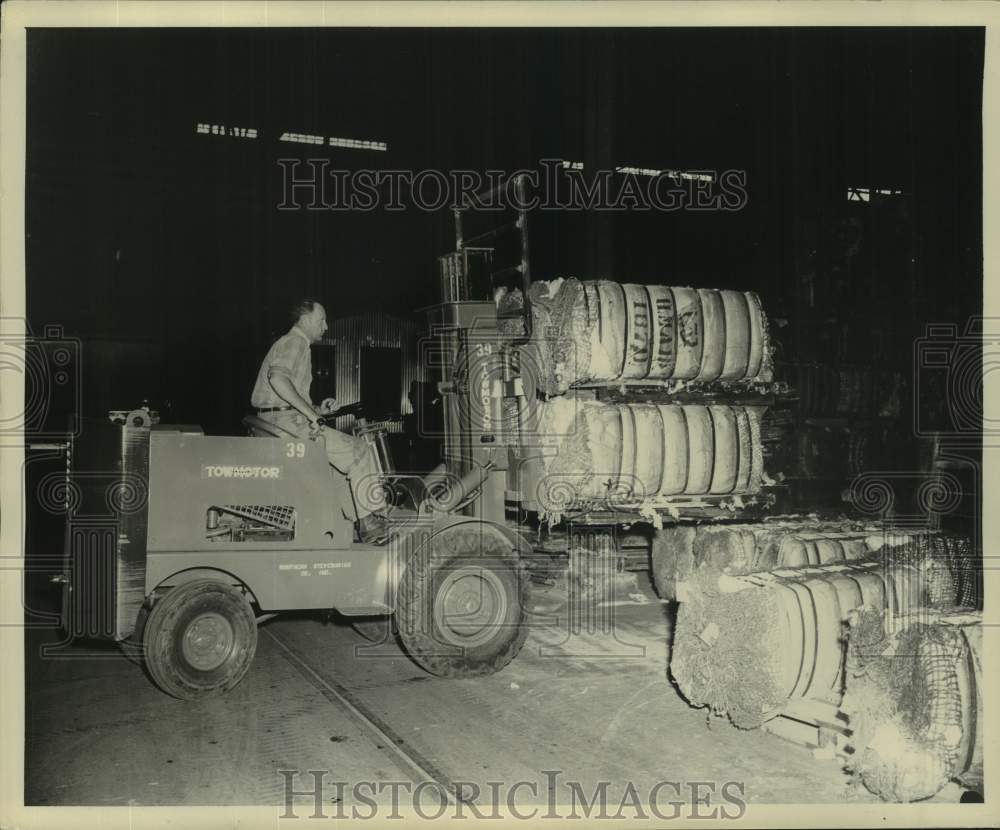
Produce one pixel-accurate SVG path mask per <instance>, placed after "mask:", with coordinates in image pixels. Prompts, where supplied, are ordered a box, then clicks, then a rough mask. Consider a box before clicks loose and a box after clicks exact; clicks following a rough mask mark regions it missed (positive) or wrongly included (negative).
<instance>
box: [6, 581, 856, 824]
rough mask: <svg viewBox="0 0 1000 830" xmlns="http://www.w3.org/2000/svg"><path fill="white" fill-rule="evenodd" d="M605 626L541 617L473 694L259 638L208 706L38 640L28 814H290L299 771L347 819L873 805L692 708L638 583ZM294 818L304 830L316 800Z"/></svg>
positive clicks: (302, 634) (40, 634)
mask: <svg viewBox="0 0 1000 830" xmlns="http://www.w3.org/2000/svg"><path fill="white" fill-rule="evenodd" d="M558 592H559V589H558V588H556V589H552V590H551V591H549V592H548V593H547V594H539V595H538V597H537V600H538V602H539V608H540V609H542V608H545V609H548V610H552V609H553V608H558V607H559V606H560V604H561V598H560V596H559V593H558ZM595 613H597V614H598V615H603V620H601V619H599V620H597V622H598V623H599V624H598V625H597V630H594V631H591V632H588V631H586V625H584V626H583V628H584V630H583V631H582V632H581V633H579V634H575V635H573V636H569V630H568V625H567V623H566V621H565V620H564V619H563V620H560V621H559V622H558V623H553V621H552V619H549V621H548V622H546V621H545V619H544V618H543V617H541V616H539V617H538V618H536V619H535V621H534V622H535V623H536V625H535V626H534V627H533V629H532V633H531V635H530V636H529V639H528V642H527V644H526V646H525V648H524V650H523V651H522V652H521V654H520V655H519V657H518V658H517V659H516V660H515V661H514V662H513V663H512V664H511V665H509V666H508V667H507V668H506V669H504V670H503V671H502V672H500V673H498V674H495V675H493V676H490V677H485V678H479V679H474V680H446V679H440V678H435V677H432V676H430V675H427V674H426V673H424V672H423V671H422V670H421V669H420V668H418V667H417V666H416V665H414V664H413V663H412V662H411V661H410V660H409V659H407V657H406V656H405V655H404V654H403V653H402V652H401V651H400V650H399V648H398V647H397V646H396V645H395V643H393V642H388V643H385V644H382V645H379V646H374V647H373V646H371V645H370V644H368V643H367V642H366V641H365V640H364V639H363V638H362V637H361V636H360V635H359V634H357V633H356V632H355V631H354V630H353V629H352V628H351V627H349V626H348V625H346V624H343V623H325V622H324V621H323V620H322V619H321V618H320V617H319V616H318V615H298V616H295V617H291V616H289V617H279V618H275V619H273V620H271V621H269V622H267V623H265V624H264V625H263V626H262V628H261V636H260V640H259V646H258V650H257V656H256V660H255V663H254V665H253V666H252V668H251V670H250V673H249V674H248V676H247V677H246V679H245V680H244V681H243V683H242V684H241V685H240V686H238V687H237V688H236V689H234V690H233V691H232V692H230V693H229V694H228V695H226V696H223V697H217V698H212V699H209V700H205V701H202V702H196V703H191V702H183V701H177V700H174V699H172V698H169V697H167V696H165V695H164V694H162V693H161V692H159V691H158V690H157V689H156V688H155V687H154V686H153V685H152V684H151V683H150V682H149V681H148V679H147V678H146V676H145V674H144V673H143V671H142V670H141V669H140V667H139V666H137V665H135V664H133V663H131V662H129V661H128V660H127V659H125V658H124V657H123V656H122V655H121V654H120V653H119V652H117V650H113V649H109V650H107V651H104V652H99V651H98V652H96V653H93V654H92V655H91V656H85V653H84V649H81V648H76V647H73V648H70V649H64V650H62V653H61V654H60V656H59V657H58V658H53V657H42V656H41V655H40V648H41V646H42V645H44V644H45V643H46V642H50V643H51V641H52V640H54V639H55V637H56V635H55V633H54V632H51V631H50V632H44V631H34V632H29V634H28V646H29V648H28V667H27V668H28V682H29V688H28V694H27V699H28V711H27V721H26V725H27V742H26V743H27V745H26V770H25V772H26V792H25V798H26V803H27V804H33V805H66V804H77V805H122V804H142V805H173V804H190V805H231V804H248V805H252V804H282V803H284V797H285V787H286V777H285V776H283V775H282V774H281V773H279V770H298V771H301V773H302V774H301V775H297V776H292V773H289V774H288V775H289V776H290V779H289V780H291V781H292V783H293V786H294V788H295V789H306V788H307V787H308V786H309V785H311V783H312V779H311V778H310V777H308V776H306V775H305V771H306V770H324V771H328V774H327V777H326V779H325V780H326V782H328V783H329V784H330V786H331V790H330V791H329V792H327V791H324V802H325V803H329V804H337V803H342V804H349V803H351V802H352V801H354V800H355V798H354V794H353V793H352V791H351V789H350V787H351V783H352V782H359V781H374V782H378V781H400V782H412V783H419V781H420V780H421V779H422V778H424V777H426V773H428V771H429V773H430V774H431V775H432V776H433V777H434V778H436V779H437V780H439V781H449V782H455V781H461V782H469V783H476V784H478V785H479V787H480V789H481V791H482V792H483V793H486V794H489V793H490V792H491V790H490V784H489V782H504V784H503V785H498V784H494V785H493V786H494V787H503V789H500V790H497V792H505V793H506V792H507V791H508V788H509V787H510V786H511V785H512V784H514V783H515V782H518V781H522V782H535V783H534V787H532V786H530V785H529V784H523V785H522V786H521V787H520V788H519V789H518V790H517V795H516V802H515V803H516V804H532V803H539V804H544V802H545V800H546V798H547V797H548V792H549V790H550V789H551V790H554V791H555V793H556V799H557V801H558V803H564V802H565V801H566V800H567V799H568V796H569V794H571V792H572V791H571V788H570V786H569V782H570V781H573V782H578V783H579V786H580V788H581V790H582V792H583V793H585V794H587V796H588V798H589V796H590V795H591V794H593V793H594V792H595V789H596V788H597V787H598V785H599V782H601V781H608V782H610V783H609V784H608V791H607V792H608V803H609V804H610V805H611V806H610V807H609V811H610V812H611V813H614V810H615V809H617V806H618V805H619V804H620V802H621V800H622V798H623V796H624V794H625V792H626V790H627V787H628V784H629V782H631V783H632V785H633V786H634V787H635V789H636V790H637V791H638V792H639V793H649V791H650V789H651V788H653V787H654V785H655V784H656V783H657V782H660V781H670V782H678V784H679V785H680V788H681V793H682V794H681V796H680V800H687V799H689V797H690V795H689V794H690V786H691V783H692V782H714V783H713V784H712V785H711V786H710V789H711V788H712V787H714V793H715V795H714V797H713V798H714V800H713V801H712V803H713V804H718V803H719V802H720V798H721V795H720V793H721V789H720V788H721V787H722V785H723V784H724V783H725V782H740V783H742V787H743V793H744V794H745V798H746V800H747V801H748V802H757V803H772V804H773V803H820V802H843V801H845V800H851V801H868V800H871V797H870V796H869V795H868V794H867V793H866V792H864V791H863V790H862V791H858V790H857V789H855V788H852V787H849V786H848V778H847V776H846V774H845V773H844V772H843V771H842V770H841V767H840V764H839V763H838V762H837V761H835V760H830V759H820V758H815V757H813V755H812V754H811V753H810V752H809V751H807V750H805V749H803V748H800V747H798V746H795V745H793V744H790V743H787V742H785V741H783V740H781V739H780V738H777V737H774V736H771V735H768V734H765V733H763V732H760V731H755V732H742V731H739V730H737V729H735V728H733V727H732V726H730V725H729V724H728V723H727V722H725V721H723V720H719V719H713V720H712V721H711V723H709V722H708V721H707V719H706V716H705V712H704V710H695V709H692V708H691V707H689V706H688V705H687V703H685V701H684V700H683V699H682V698H681V697H680V695H679V694H678V693H677V692H676V690H675V689H674V687H673V686H672V685H671V683H670V681H669V679H668V674H667V658H668V655H667V648H668V645H667V643H668V639H669V637H668V634H669V616H668V612H667V606H666V605H664V604H662V603H660V602H659V601H658V600H657V599H656V597H655V595H654V593H653V591H652V589H651V587H650V586H649V584H648V581H647V580H646V579H645V576H644V575H642V576H641V577H640V578H639V579H638V580H637V582H636V584H635V585H633V586H630V587H629V589H628V590H626V591H624V592H622V593H620V594H619V600H618V604H617V605H614V606H603V607H600V608H598V609H596V612H595ZM584 622H585V623H586V621H584ZM591 622H593V621H591ZM601 624H603V626H604V627H605V628H606V629H612V628H613V632H612V633H609V632H608V630H601V628H602V625H601ZM93 651H94V650H93V649H91V652H93ZM344 700H347V701H348V702H349V703H350V706H348V707H345V706H344V705H343V701H344ZM351 707H353V709H354V711H353V712H352V711H351ZM359 712H360V713H363V714H364V716H365V718H359V717H358V713H359ZM372 723H375V724H376V725H377V727H378V728H377V729H372V727H371V724H372ZM394 747H400V748H402V749H403V750H405V754H400V753H399V752H396V751H395V749H394ZM413 759H416V765H415V763H414V760H413ZM545 770H549V771H550V772H549V773H548V774H546V773H545V772H543V771H545ZM551 771H559V772H558V773H553V772H551ZM334 781H342V782H348V789H347V790H345V791H343V792H340V793H338V792H337V791H336V790H335V789H333V788H332V782H334ZM733 786H735V785H731V787H733ZM403 792H405V790H404V791H403ZM536 792H537V793H538V795H537V796H536V795H535V793H536ZM659 792H660V795H659V800H660V802H661V803H665V802H666V801H669V800H677V799H678V796H677V790H675V789H666V790H664V789H662V788H661V790H660V791H659ZM728 792H729V793H731V794H736V795H738V794H739V790H738V789H730V790H728ZM464 793H465V794H466V795H469V793H470V791H469V790H468V789H466V790H465V791H464ZM700 794H701V795H702V796H703V795H704V794H705V787H702V788H701V790H700ZM503 797H504V798H506V796H503ZM643 797H645V796H643ZM390 798H391V791H390V790H384V791H383V792H382V794H381V796H380V797H378V798H376V799H375V800H378V801H381V802H382V803H388V802H389V800H390ZM481 801H482V803H484V804H489V802H490V796H489V795H484V796H483V797H482V799H481ZM296 802H297V803H302V804H307V806H306V807H303V808H302V812H300V813H299V814H300V815H308V814H309V811H310V809H311V805H312V800H311V798H304V799H303V798H299V799H296ZM625 815H633V814H632V813H628V812H626V813H625Z"/></svg>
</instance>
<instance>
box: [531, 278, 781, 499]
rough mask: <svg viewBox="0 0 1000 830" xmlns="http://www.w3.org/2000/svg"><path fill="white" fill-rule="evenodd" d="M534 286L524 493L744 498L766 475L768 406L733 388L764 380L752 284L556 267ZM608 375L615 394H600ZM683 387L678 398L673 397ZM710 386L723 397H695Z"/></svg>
mask: <svg viewBox="0 0 1000 830" xmlns="http://www.w3.org/2000/svg"><path fill="white" fill-rule="evenodd" d="M528 299H529V305H530V309H531V337H530V341H529V342H528V344H527V345H525V346H524V347H523V348H522V349H521V350H520V367H519V370H520V373H521V375H522V377H524V378H525V385H526V387H529V388H530V393H529V406H528V407H527V411H526V412H525V413H524V416H523V418H524V420H523V426H522V435H529V436H531V437H532V438H534V440H535V442H536V444H537V445H538V447H539V451H538V452H537V454H536V456H535V457H536V459H537V464H536V467H535V476H534V479H533V480H532V481H530V482H529V483H528V485H529V486H528V487H527V488H526V489H527V490H529V491H530V492H528V493H527V494H526V498H527V499H528V500H529V501H532V502H534V503H535V504H536V505H537V507H538V509H540V511H541V512H543V513H545V514H547V515H550V516H552V515H561V513H562V512H563V511H564V510H565V509H569V508H570V507H572V506H573V505H577V504H583V503H588V504H589V503H595V502H600V501H605V502H607V501H611V502H613V503H614V504H615V506H617V507H625V508H635V509H640V510H641V509H643V508H644V507H645V508H647V511H648V510H649V509H653V508H652V507H651V506H656V507H662V506H663V505H668V504H669V502H670V501H671V500H672V499H677V498H682V499H687V500H690V499H695V500H697V499H699V498H702V499H704V498H706V497H707V498H710V499H714V500H715V501H718V500H719V499H721V498H730V499H735V500H736V501H735V502H733V503H734V504H735V505H736V506H740V505H739V499H741V498H742V497H743V496H748V495H754V494H756V493H758V492H759V491H760V490H761V489H762V487H763V486H764V485H765V484H767V483H768V479H767V476H766V474H765V472H764V469H763V449H762V442H761V426H760V422H761V417H762V414H763V411H764V407H762V406H759V405H757V406H755V405H743V404H741V403H740V401H739V395H740V394H741V393H745V392H747V391H748V390H750V389H753V388H759V386H760V385H761V384H768V383H770V382H771V380H772V367H771V349H770V344H769V340H768V329H767V320H766V318H765V316H764V313H763V311H762V309H761V306H760V302H759V300H758V298H757V296H756V295H755V294H753V293H749V292H740V291H721V290H715V289H694V288H681V287H667V286H659V285H652V286H647V285H631V284H619V283H614V282H608V281H605V280H600V281H588V282H581V281H579V280H576V279H565V280H562V279H560V280H554V281H552V282H536V283H533V284H532V285H531V287H530V289H529V291H528ZM609 388H612V389H615V390H616V391H617V393H618V397H619V400H616V401H614V402H612V401H608V400H599V399H598V395H597V393H596V391H595V390H599V389H609ZM650 389H655V390H656V391H657V393H658V394H656V395H655V396H654V395H650V394H649V390H650ZM642 390H646V392H645V393H644V392H643V391H642ZM682 390H683V391H685V392H686V393H687V396H686V398H685V401H684V403H679V402H676V403H675V402H673V400H672V398H671V397H670V396H671V395H673V394H676V393H677V392H680V391H682ZM708 390H712V391H713V392H715V393H722V397H721V398H720V397H718V396H715V397H712V398H711V399H709V398H707V397H706V398H705V399H704V402H701V401H699V400H698V395H699V393H701V392H702V391H708ZM536 394H537V397H534V395H536ZM727 396H728V397H727ZM654 397H655V402H651V401H650V398H654ZM525 443H530V441H528V442H525Z"/></svg>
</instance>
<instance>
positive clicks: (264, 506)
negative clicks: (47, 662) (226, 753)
mask: <svg viewBox="0 0 1000 830" xmlns="http://www.w3.org/2000/svg"><path fill="white" fill-rule="evenodd" d="M348 411H349V408H348V407H345V408H343V409H341V410H338V411H337V412H335V413H332V414H331V415H328V416H326V419H325V420H324V425H326V423H327V422H329V423H332V422H333V420H334V419H335V418H336V417H338V416H339V415H342V414H345V413H348ZM351 414H357V410H356V409H354V410H352V411H351ZM244 425H245V426H246V427H247V430H248V433H249V436H248V437H242V436H241V437H236V436H207V435H205V434H204V433H203V431H202V429H201V428H200V427H198V426H191V425H183V424H165V423H160V420H159V416H158V414H157V413H156V412H155V411H153V410H151V409H150V408H149V407H143V408H140V409H136V410H132V411H129V412H125V411H115V412H112V413H109V419H108V422H103V423H102V422H94V423H91V425H90V428H89V429H87V430H86V431H85V433H84V435H83V440H80V441H78V442H77V444H76V446H75V447H73V448H72V450H71V463H70V465H69V469H68V472H67V476H68V482H67V483H68V487H67V492H73V493H74V497H73V505H68V506H67V513H68V521H67V525H66V545H65V556H64V569H63V573H60V574H58V575H56V576H55V577H53V581H54V582H58V583H61V584H62V618H61V622H62V627H63V629H64V631H65V632H66V633H67V634H68V635H69V637H70V638H75V639H104V640H112V641H115V642H117V643H118V644H119V645H121V646H122V648H123V650H125V651H126V653H127V654H131V655H135V656H137V657H138V658H140V659H141V662H142V663H143V665H144V667H145V669H146V670H147V672H148V674H149V676H150V678H151V679H152V680H153V682H154V683H155V684H156V685H157V686H158V687H159V688H160V689H161V690H162V691H164V692H166V693H167V694H169V695H172V696H173V697H176V698H180V699H186V700H193V699H197V698H201V697H204V696H207V695H214V694H220V693H223V692H226V691H228V690H229V689H232V688H233V687H234V686H236V685H237V684H238V683H239V682H240V681H241V680H242V679H243V677H244V676H245V675H246V673H247V671H248V670H249V668H250V665H251V663H252V661H253V657H254V653H255V651H256V647H257V626H258V624H260V623H262V622H264V621H265V620H267V619H270V618H271V617H273V616H275V614H277V613H279V612H282V611H301V610H306V609H317V610H326V611H334V610H335V611H337V612H339V613H340V614H342V615H344V616H346V617H348V618H353V619H357V620H358V621H359V623H360V624H361V625H360V630H362V631H364V630H365V628H364V623H365V622H368V623H370V622H371V619H372V617H373V616H389V615H392V617H393V626H392V628H393V630H394V631H395V633H396V634H397V636H398V639H399V641H400V643H401V644H402V646H403V648H404V650H405V652H406V653H407V654H408V655H409V657H410V658H412V659H413V661H414V662H415V663H417V664H418V665H419V666H421V667H422V668H423V669H425V670H426V671H428V672H430V673H431V674H435V675H439V676H443V677H471V676H478V675H484V674H490V673H493V672H496V671H498V670H500V669H502V668H503V667H504V666H505V665H507V664H508V663H509V662H510V661H511V660H512V659H513V658H514V657H515V656H516V655H517V653H518V651H519V650H520V649H521V647H522V645H523V644H524V641H525V638H526V636H527V632H528V628H527V625H526V619H525V618H526V614H527V610H526V609H527V605H528V600H527V592H528V579H527V575H526V571H525V567H524V563H523V562H522V561H521V557H522V555H523V554H526V553H527V552H529V551H530V546H529V545H528V543H527V542H526V540H525V538H524V537H523V536H522V535H521V534H519V533H518V532H516V531H515V530H514V529H512V528H511V527H509V526H507V525H506V524H504V523H503V522H498V521H495V520H494V519H493V518H492V516H493V515H494V514H493V513H492V512H491V511H488V510H483V509H482V508H481V506H480V507H479V508H477V509H476V510H474V511H470V510H468V507H469V505H474V504H481V503H482V502H483V501H484V500H485V499H488V498H489V495H490V493H491V492H492V481H491V478H490V476H489V475H487V474H485V471H484V468H478V467H477V468H475V470H476V472H475V473H474V474H469V473H466V474H465V475H455V474H451V473H449V472H448V471H447V470H446V469H445V468H444V467H442V468H440V469H438V470H435V471H434V472H433V474H432V475H430V476H427V477H424V478H422V479H419V480H417V481H415V482H414V481H410V482H408V485H409V486H408V490H409V492H410V493H414V494H415V498H413V499H411V500H410V505H411V506H410V507H405V506H397V507H394V508H392V510H391V513H390V515H389V524H390V527H391V532H390V534H389V538H388V540H387V541H386V542H384V543H381V544H365V543H362V542H359V541H358V540H357V539H356V538H355V530H354V523H353V522H352V521H350V520H349V519H347V518H345V517H344V515H343V511H342V510H341V509H340V507H339V504H340V503H341V502H340V501H338V499H337V498H335V495H336V491H337V489H338V488H340V489H341V490H344V491H346V497H347V498H351V495H350V488H349V487H348V486H347V485H346V484H345V482H344V480H343V479H342V478H341V477H340V476H339V475H337V474H335V473H334V471H333V470H332V468H331V467H330V465H329V462H328V459H327V456H326V453H325V451H324V449H323V447H322V446H321V444H319V443H316V442H314V441H311V440H303V439H302V438H300V437H298V436H295V435H293V434H291V433H287V432H285V431H283V430H282V429H281V428H280V427H277V426H275V425H273V424H271V423H268V422H266V421H263V420H262V419H259V418H256V417H253V416H249V417H247V418H245V419H244ZM358 432H359V434H360V435H361V437H362V438H363V439H364V440H365V442H366V443H367V444H368V448H369V451H370V452H371V453H372V454H373V457H374V458H375V460H376V462H377V465H376V469H378V470H379V471H380V473H379V476H378V479H379V480H378V481H374V482H364V483H363V485H364V486H365V487H369V486H371V487H382V486H386V485H388V486H389V487H390V489H391V486H392V483H393V482H392V479H393V476H392V470H391V466H390V463H389V459H388V455H387V453H386V452H385V448H386V444H385V441H384V435H383V436H380V435H379V432H378V430H373V429H371V428H364V426H362V428H361V429H360V430H358ZM380 439H381V440H380ZM98 470H100V471H104V472H102V473H96V472H95V471H98ZM479 472H483V473H484V474H482V475H480V474H479ZM68 501H69V499H68ZM102 505H103V506H104V509H103V510H101V509H100V506H102ZM95 506H97V507H95ZM102 513H103V516H102V515H101V514H102ZM95 516H98V517H100V518H99V519H98V520H96V521H95V518H94V517H95Z"/></svg>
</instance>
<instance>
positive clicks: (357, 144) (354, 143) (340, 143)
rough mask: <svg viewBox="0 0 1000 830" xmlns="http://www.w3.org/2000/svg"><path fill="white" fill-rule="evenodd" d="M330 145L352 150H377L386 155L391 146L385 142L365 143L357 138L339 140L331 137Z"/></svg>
mask: <svg viewBox="0 0 1000 830" xmlns="http://www.w3.org/2000/svg"><path fill="white" fill-rule="evenodd" d="M328 143H329V145H330V146H331V147H348V148H350V149H352V150H376V151H378V152H380V153H384V152H385V151H386V150H388V149H389V146H388V145H387V144H386V143H385V142H384V141H363V140H361V139H357V138H338V137H337V136H330V139H329V142H328Z"/></svg>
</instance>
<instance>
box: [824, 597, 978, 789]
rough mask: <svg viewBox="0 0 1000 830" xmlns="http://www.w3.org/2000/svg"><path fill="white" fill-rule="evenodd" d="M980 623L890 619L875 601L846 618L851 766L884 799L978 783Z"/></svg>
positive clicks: (958, 618)
mask: <svg viewBox="0 0 1000 830" xmlns="http://www.w3.org/2000/svg"><path fill="white" fill-rule="evenodd" d="M981 623H982V620H981V616H977V615H971V616H970V615H969V614H962V615H959V616H955V615H951V616H949V615H940V614H939V615H934V616H933V617H931V618H929V617H928V615H927V614H926V613H925V614H923V615H921V616H920V617H916V618H909V619H906V618H904V619H900V618H889V617H887V616H886V615H885V614H884V612H883V611H882V609H880V608H871V607H865V608H864V609H861V610H860V611H858V612H857V613H855V614H853V615H852V616H851V617H850V619H849V625H848V634H847V640H848V649H847V665H846V677H847V679H846V689H845V692H844V698H843V702H842V704H841V709H842V710H843V711H844V713H845V714H847V716H848V718H849V722H850V726H851V730H852V736H851V744H852V747H853V750H854V752H853V754H852V755H851V757H850V761H849V763H848V769H849V770H850V771H851V772H852V773H853V774H854V775H856V776H857V777H858V778H860V780H861V781H862V782H863V783H864V785H865V786H866V787H867V788H868V789H869V790H870V791H871V792H873V793H875V794H876V795H878V796H879V797H881V798H883V799H884V800H886V801H903V802H908V801H918V800H922V799H925V798H929V797H931V796H933V795H934V794H935V793H937V792H938V791H939V790H940V789H941V788H942V787H943V786H944V785H945V784H946V783H947V782H948V781H949V780H959V781H961V782H963V783H965V784H966V785H970V784H971V785H973V786H975V785H978V786H981V783H982V693H981V689H979V688H976V687H978V686H979V685H980V684H981V658H980V649H981V643H982V640H981V630H982V629H981ZM970 665H972V666H974V667H976V668H974V669H973V670H972V671H971V672H970V671H969V666H970ZM970 686H971V687H972V688H971V693H970V691H969V687H970ZM963 689H964V691H963Z"/></svg>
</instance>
